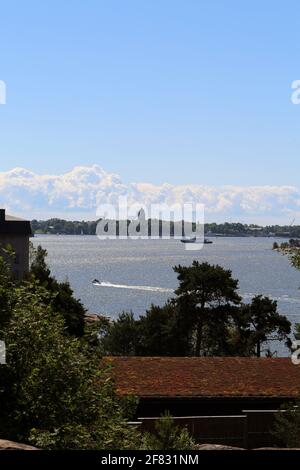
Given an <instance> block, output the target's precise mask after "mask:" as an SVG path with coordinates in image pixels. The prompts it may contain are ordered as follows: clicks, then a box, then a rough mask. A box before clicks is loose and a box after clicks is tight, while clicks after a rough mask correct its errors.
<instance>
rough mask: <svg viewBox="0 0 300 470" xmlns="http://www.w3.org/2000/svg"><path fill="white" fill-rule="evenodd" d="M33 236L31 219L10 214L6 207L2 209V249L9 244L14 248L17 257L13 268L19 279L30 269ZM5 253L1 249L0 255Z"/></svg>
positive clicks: (0, 213) (0, 231) (0, 216)
mask: <svg viewBox="0 0 300 470" xmlns="http://www.w3.org/2000/svg"><path fill="white" fill-rule="evenodd" d="M32 236H33V235H32V231H31V225H30V222H29V221H27V220H23V219H19V218H17V217H13V216H10V215H8V214H6V213H5V209H0V250H1V249H3V248H4V249H5V248H6V247H7V246H11V247H12V248H13V250H14V252H15V259H14V263H13V266H12V269H13V272H14V275H15V277H16V278H18V279H22V278H23V277H24V275H25V274H26V273H27V272H28V270H29V238H30V237H32ZM3 254H4V252H3V253H2V252H1V251H0V255H1V256H2V255H3Z"/></svg>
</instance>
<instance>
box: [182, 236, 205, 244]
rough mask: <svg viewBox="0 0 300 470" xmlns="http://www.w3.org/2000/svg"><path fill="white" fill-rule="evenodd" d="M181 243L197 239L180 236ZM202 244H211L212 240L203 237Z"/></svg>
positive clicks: (193, 241)
mask: <svg viewBox="0 0 300 470" xmlns="http://www.w3.org/2000/svg"><path fill="white" fill-rule="evenodd" d="M180 241H181V242H182V243H196V241H197V239H196V237H193V238H182V239H181V240H180ZM203 243H204V245H211V244H212V243H213V242H212V240H208V239H207V238H204V242H203Z"/></svg>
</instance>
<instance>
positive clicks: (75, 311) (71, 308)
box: [30, 246, 86, 336]
mask: <svg viewBox="0 0 300 470" xmlns="http://www.w3.org/2000/svg"><path fill="white" fill-rule="evenodd" d="M46 257H47V250H45V249H44V248H42V247H41V246H38V247H37V248H33V246H31V266H30V277H31V278H33V279H36V280H38V281H39V283H40V284H41V285H42V286H44V287H45V288H46V289H47V290H48V291H49V292H51V293H52V294H53V296H52V307H53V310H54V311H55V312H57V313H60V314H61V315H62V316H63V318H64V320H65V324H66V327H67V331H68V332H69V333H70V334H72V335H75V336H82V335H83V334H84V317H85V314H86V310H85V308H84V306H83V305H82V303H81V302H80V300H77V299H75V297H74V293H73V290H72V288H71V286H70V284H69V282H68V281H64V282H58V281H57V280H56V279H55V278H54V277H53V276H51V271H50V269H49V267H48V265H47V263H46Z"/></svg>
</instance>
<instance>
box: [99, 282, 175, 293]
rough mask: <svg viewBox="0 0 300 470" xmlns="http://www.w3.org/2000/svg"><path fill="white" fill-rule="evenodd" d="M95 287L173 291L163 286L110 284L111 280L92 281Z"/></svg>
mask: <svg viewBox="0 0 300 470" xmlns="http://www.w3.org/2000/svg"><path fill="white" fill-rule="evenodd" d="M94 286H96V287H113V288H115V289H133V290H143V291H151V292H174V290H173V289H167V288H165V287H152V286H130V285H127V284H112V283H111V282H101V283H99V284H97V283H94Z"/></svg>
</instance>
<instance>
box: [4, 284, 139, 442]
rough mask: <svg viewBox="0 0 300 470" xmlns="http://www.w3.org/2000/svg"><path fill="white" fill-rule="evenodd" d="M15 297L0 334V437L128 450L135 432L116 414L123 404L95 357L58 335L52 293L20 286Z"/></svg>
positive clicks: (58, 318)
mask: <svg viewBox="0 0 300 470" xmlns="http://www.w3.org/2000/svg"><path fill="white" fill-rule="evenodd" d="M15 295H16V302H15V305H14V308H13V311H12V317H11V320H10V322H9V324H8V325H7V326H6V328H5V330H4V337H3V339H4V340H5V343H6V347H7V365H6V366H3V367H4V368H5V371H6V381H5V383H3V382H2V387H4V394H5V396H7V397H9V405H7V406H6V408H5V409H4V410H2V417H1V419H0V421H1V434H2V435H4V436H5V437H6V438H11V439H15V440H19V441H22V442H29V443H32V444H34V445H37V446H41V447H42V448H48V449H119V448H121V449H122V448H134V447H135V446H136V445H137V441H136V439H137V434H136V431H135V430H134V429H131V428H129V427H128V426H127V424H126V418H127V416H125V414H124V410H128V409H129V406H128V405H126V406H125V404H124V403H122V401H121V400H120V399H118V398H117V397H116V395H115V392H114V383H113V382H112V381H111V379H110V371H109V370H107V369H106V368H104V366H101V360H100V358H99V357H98V355H97V354H90V353H89V351H88V350H87V349H86V347H85V345H84V343H83V342H82V341H80V340H79V339H77V338H75V337H72V336H66V335H65V333H64V330H65V324H64V319H63V317H62V316H61V315H60V314H57V313H55V312H54V311H53V310H52V305H51V295H52V294H51V293H49V292H48V291H47V290H46V289H45V288H44V287H41V286H37V285H36V283H24V285H22V286H20V287H18V288H17V289H16V292H15Z"/></svg>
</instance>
